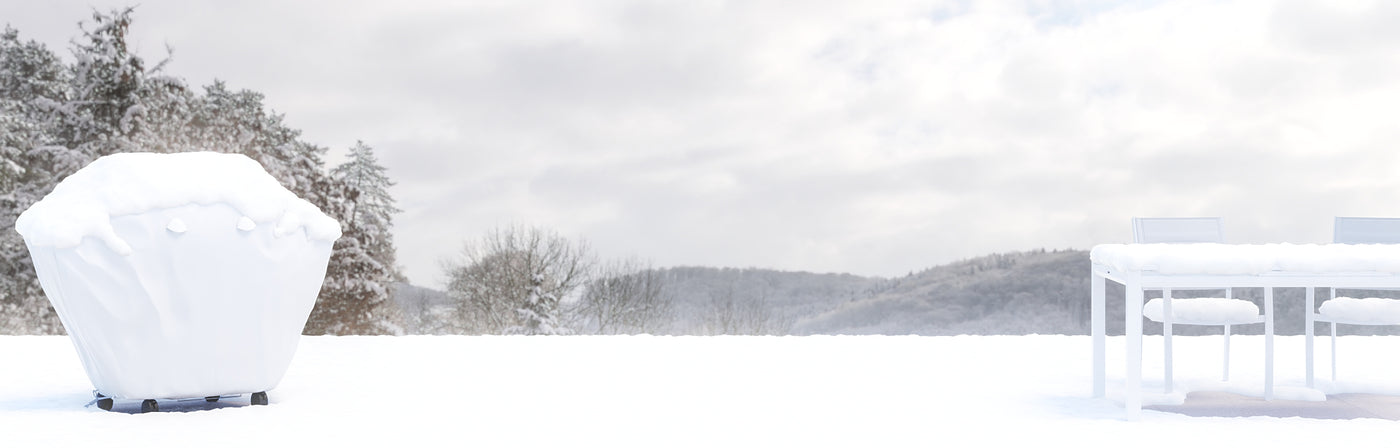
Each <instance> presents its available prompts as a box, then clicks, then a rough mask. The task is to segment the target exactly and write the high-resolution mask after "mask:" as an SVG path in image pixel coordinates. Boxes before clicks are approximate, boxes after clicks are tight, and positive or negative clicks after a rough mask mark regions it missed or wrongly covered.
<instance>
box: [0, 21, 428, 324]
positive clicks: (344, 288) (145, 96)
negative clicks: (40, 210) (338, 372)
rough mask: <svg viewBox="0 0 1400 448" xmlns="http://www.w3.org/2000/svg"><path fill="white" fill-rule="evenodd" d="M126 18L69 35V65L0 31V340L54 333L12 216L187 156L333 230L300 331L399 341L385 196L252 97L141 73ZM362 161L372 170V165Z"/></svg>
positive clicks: (220, 86) (159, 71) (157, 70)
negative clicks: (279, 191) (140, 156)
mask: <svg viewBox="0 0 1400 448" xmlns="http://www.w3.org/2000/svg"><path fill="white" fill-rule="evenodd" d="M132 12H133V9H132V8H126V9H119V10H112V11H110V12H107V13H103V12H94V13H93V17H92V22H90V23H88V24H82V25H80V30H81V32H82V36H81V37H80V38H78V39H75V40H74V42H73V46H72V53H73V56H74V62H73V63H72V64H71V65H65V64H64V63H63V62H62V61H61V60H60V59H59V58H58V57H57V56H56V55H54V54H53V53H52V52H49V51H48V50H47V49H45V48H44V47H43V46H42V45H39V44H37V43H34V42H28V43H25V42H21V41H20V40H19V36H18V32H17V31H15V30H13V29H9V28H6V30H5V31H4V33H0V313H3V315H0V333H59V332H62V331H63V328H62V325H61V323H60V322H59V321H58V318H57V315H56V314H55V313H54V312H53V309H52V308H51V307H50V306H49V303H48V300H47V299H46V298H45V297H44V296H43V291H42V289H41V288H40V286H39V284H38V280H37V276H36V275H35V273H34V268H33V265H32V264H31V261H30V259H29V254H28V251H27V250H26V248H25V246H24V242H23V239H22V238H21V237H20V235H19V234H18V233H16V232H14V230H13V228H14V222H15V218H17V217H18V216H19V214H20V212H22V211H24V210H25V209H27V208H29V206H30V205H32V204H33V203H34V202H37V201H38V200H39V199H40V198H42V197H44V195H46V194H48V193H49V192H50V191H52V190H53V188H54V186H55V185H57V184H58V183H59V182H60V181H62V180H63V179H64V178H66V177H67V176H68V175H70V174H72V173H74V172H76V171H77V170H78V169H80V168H82V167H84V166H86V165H87V164H88V163H90V162H92V161H93V160H95V159H97V158H98V157H101V156H105V155H109V154H114V153H119V152H129V151H147V152H183V151H196V150H199V151H218V152H225V153H238V154H243V155H246V156H248V157H249V158H252V159H253V160H256V161H258V162H259V163H261V164H262V166H263V168H264V169H266V170H267V171H268V173H270V174H272V176H273V177H275V178H276V179H277V180H278V181H279V182H280V183H281V184H282V185H283V186H284V187H286V188H287V189H289V190H291V191H292V192H293V193H296V194H297V195H298V196H300V197H302V198H304V199H307V200H308V201H311V202H312V203H313V204H315V205H316V206H318V207H320V208H321V209H322V210H323V211H325V212H326V213H327V214H328V215H331V216H332V217H335V218H336V219H338V220H340V222H341V223H342V225H343V228H344V237H342V238H341V240H339V241H337V242H336V243H335V248H334V252H333V253H332V257H331V262H330V265H329V267H328V269H327V279H326V283H325V285H324V288H323V290H322V293H321V297H319V298H318V300H317V304H318V305H317V308H318V309H317V310H316V311H315V312H313V316H312V317H313V319H312V322H310V323H308V325H307V331H308V332H311V333H316V334H321V333H335V334H359V333H373V334H381V333H396V332H398V331H399V330H398V323H399V322H401V319H400V318H399V317H398V316H399V314H400V313H399V311H398V306H397V304H395V303H393V302H392V301H389V300H387V298H388V297H389V292H388V291H389V290H391V288H390V285H391V282H392V281H393V279H395V278H398V276H399V275H398V272H397V269H396V268H395V266H394V247H393V243H392V239H391V238H390V237H389V235H390V227H391V221H389V220H388V219H387V218H388V216H389V214H392V213H393V212H394V211H396V210H395V209H394V208H393V201H392V198H389V197H388V196H387V192H383V194H382V195H380V194H379V193H372V194H362V193H361V192H362V191H371V192H373V191H374V189H373V188H370V187H369V186H365V185H360V184H355V185H350V184H349V183H348V182H347V180H345V179H342V178H339V177H338V176H333V175H331V173H328V172H326V170H325V168H326V166H325V165H326V164H325V162H324V155H325V153H326V149H325V148H324V147H320V146H317V145H313V144H310V143H307V142H304V141H301V140H299V138H300V136H301V132H300V131H298V130H296V129H293V128H291V127H289V126H287V125H286V124H285V123H284V122H283V118H282V116H281V115H279V114H277V113H275V112H272V111H270V110H268V109H267V108H266V107H264V105H263V96H262V94H259V93H257V92H252V91H248V90H233V89H229V88H228V87H227V86H226V85H225V84H224V83H222V82H219V81H215V82H214V84H213V85H211V86H208V87H206V88H205V89H204V94H202V95H200V94H197V93H195V92H193V91H191V90H190V89H188V88H186V86H185V82H184V81H183V80H182V79H180V78H177V77H173V76H168V75H165V74H163V68H164V65H165V62H160V63H158V64H156V65H155V66H154V67H149V68H148V67H147V65H146V62H145V61H144V60H143V59H142V58H141V57H139V56H137V55H135V54H133V53H131V52H130V51H129V47H128V44H127V40H126V39H127V32H128V30H129V28H130V26H131V24H132ZM166 61H168V59H167V60H166ZM366 148H367V147H366ZM367 151H368V150H367V149H366V152H367ZM368 161H369V162H370V165H369V166H377V165H376V164H374V163H373V162H374V161H373V158H372V155H370V158H369V159H368ZM379 174H382V168H381V171H380V172H379ZM384 182H386V183H384V184H382V185H383V186H387V185H392V183H387V178H384ZM381 192H382V189H381ZM361 197H365V198H368V199H370V200H369V201H368V203H369V204H370V205H369V206H367V207H366V206H361V205H360V203H359V201H361V199H360V198H361ZM376 208H377V209H378V210H380V211H383V212H384V213H385V214H384V215H383V216H384V217H385V219H382V220H379V221H376V223H374V224H373V225H367V224H362V222H361V221H363V219H362V218H360V217H359V215H361V213H358V212H360V211H363V210H367V209H368V210H374V209H376Z"/></svg>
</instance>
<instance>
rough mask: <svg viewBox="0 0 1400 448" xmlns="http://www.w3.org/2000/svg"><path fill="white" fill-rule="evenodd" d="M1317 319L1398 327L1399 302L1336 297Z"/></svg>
mask: <svg viewBox="0 0 1400 448" xmlns="http://www.w3.org/2000/svg"><path fill="white" fill-rule="evenodd" d="M1172 305H1175V303H1173V304H1172ZM1317 319H1318V320H1322V321H1327V322H1339V323H1344V324H1356V325H1400V300H1396V299H1382V298H1377V297H1367V298H1364V299H1357V298H1353V297H1337V298H1333V299H1331V300H1328V301H1326V302H1322V306H1321V307H1318V310H1317Z"/></svg>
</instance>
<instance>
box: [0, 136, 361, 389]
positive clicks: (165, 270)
mask: <svg viewBox="0 0 1400 448" xmlns="http://www.w3.org/2000/svg"><path fill="white" fill-rule="evenodd" d="M15 227H16V230H18V231H19V233H20V234H22V235H23V236H24V239H25V244H26V245H27V246H28V247H29V251H30V256H31V257H32V258H33V260H34V267H35V270H36V271H37V272H38V275H39V280H40V283H41V284H42V285H43V288H44V293H45V294H46V295H47V296H48V298H49V301H50V302H52V303H53V306H54V309H55V310H56V311H57V312H58V315H59V318H60V319H61V320H62V322H63V326H64V328H66V329H67V330H68V334H69V336H70V338H71V340H72V342H73V345H74V346H75V348H76V349H77V352H78V356H79V358H80V359H81V361H82V364H83V368H84V369H85V370H86V372H87V375H88V378H89V379H90V380H91V381H92V383H93V385H94V386H95V387H96V388H97V390H98V391H100V392H101V393H103V394H105V395H107V396H111V397H116V398H139V399H147V398H185V397H202V396H209V395H224V394H241V393H249V392H259V391H265V390H268V389H272V388H274V387H276V385H277V383H278V382H279V381H281V379H282V376H283V375H284V374H285V372H286V369H287V366H288V365H289V364H290V363H291V358H292V355H293V353H294V352H295V351H296V346H297V342H298V340H299V338H300V334H301V330H302V327H303V326H304V325H305V323H306V319H307V317H308V316H309V315H310V313H311V308H312V306H313V305H314V304H315V301H316V295H317V293H318V291H319V290H320V287H321V283H322V281H323V279H324V277H325V272H326V264H327V262H328V260H329V259H330V253H331V244H332V243H333V242H334V241H335V240H336V238H339V236H340V226H339V224H338V223H337V222H336V221H335V220H334V219H332V218H330V217H328V216H326V215H325V214H323V213H321V212H320V210H319V209H317V208H316V206H314V205H312V204H311V203H309V202H306V201H305V200H302V199H300V198H298V197H297V196H296V195H295V194H293V193H292V192H290V191H288V190H286V189H285V188H282V186H281V185H280V184H278V183H277V180H276V179H274V178H273V177H272V176H271V175H269V174H268V173H267V172H266V171H264V170H263V169H262V166H261V165H259V164H258V163H257V162H255V161H253V160H252V159H249V158H247V157H245V156H242V155H237V154H217V153H183V154H150V153H129V154H116V155H110V156H106V157H103V158H100V159H98V160H96V161H94V162H93V163H92V164H90V165H88V166H87V167H85V168H83V169H81V170H79V171H78V172H76V173H74V174H73V175H71V176H69V177H68V178H67V179H64V181H63V182H61V183H60V184H59V185H58V186H57V187H56V188H55V189H54V191H53V192H52V193H50V194H49V195H48V196H46V197H45V198H44V199H43V200H41V201H39V202H38V203H36V204H34V205H33V206H32V207H30V208H29V209H28V210H26V211H25V212H24V213H23V214H22V215H21V216H20V217H19V219H18V220H17V221H16V226H15Z"/></svg>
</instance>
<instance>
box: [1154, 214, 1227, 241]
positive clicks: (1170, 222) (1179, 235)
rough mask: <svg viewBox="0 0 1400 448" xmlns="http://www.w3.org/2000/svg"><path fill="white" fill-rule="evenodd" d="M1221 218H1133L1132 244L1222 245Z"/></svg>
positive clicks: (1223, 237) (1222, 229) (1222, 221)
mask: <svg viewBox="0 0 1400 448" xmlns="http://www.w3.org/2000/svg"><path fill="white" fill-rule="evenodd" d="M1224 221H1225V220H1224V219H1221V218H1133V242H1134V243H1223V242H1225V230H1224V227H1225V224H1224Z"/></svg>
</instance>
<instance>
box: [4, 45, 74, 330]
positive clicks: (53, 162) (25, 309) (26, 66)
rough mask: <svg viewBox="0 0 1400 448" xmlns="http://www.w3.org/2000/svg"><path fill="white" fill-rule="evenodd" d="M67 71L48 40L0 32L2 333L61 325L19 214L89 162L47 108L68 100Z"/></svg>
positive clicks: (56, 328)
mask: <svg viewBox="0 0 1400 448" xmlns="http://www.w3.org/2000/svg"><path fill="white" fill-rule="evenodd" d="M67 86H68V73H67V72H66V71H65V67H64V66H63V64H62V62H61V61H60V60H59V58H58V56H57V55H55V54H53V53H52V52H50V51H49V50H48V49H47V48H45V47H44V46H43V45H42V44H39V43H37V42H34V41H29V42H21V41H20V39H19V33H18V31H16V30H14V29H12V28H9V27H6V29H5V31H4V32H3V33H0V334H15V333H42V334H54V333H61V332H62V331H63V327H62V324H61V323H60V322H59V321H58V315H57V314H56V313H54V310H53V307H52V306H50V305H49V302H48V300H47V299H45V297H44V295H43V289H41V288H40V286H39V279H38V276H37V275H36V274H35V272H34V266H33V264H32V262H31V261H30V258H29V250H28V249H27V248H26V247H25V245H24V240H23V239H22V238H21V237H20V235H19V233H17V232H15V230H14V225H15V219H16V218H18V217H19V214H20V212H21V211H23V210H25V209H27V208H29V206H30V205H32V204H33V203H34V202H37V201H38V200H39V199H40V198H42V197H43V196H44V195H45V194H47V193H48V192H49V191H50V190H52V189H53V185H54V184H55V183H56V181H55V180H54V177H55V176H58V175H61V174H62V175H66V174H67V173H71V172H73V171H76V170H77V169H78V168H79V167H82V166H83V165H85V164H86V163H87V157H86V156H84V155H82V154H81V153H79V152H77V151H73V150H70V149H68V148H66V147H63V146H59V145H56V144H55V139H54V137H53V135H54V134H55V128H54V126H53V123H52V121H51V120H50V117H51V114H50V110H49V108H46V107H40V106H39V105H40V104H45V105H52V104H62V103H64V102H66V90H67Z"/></svg>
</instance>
